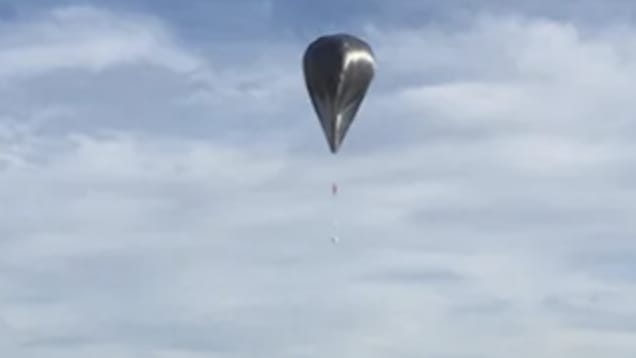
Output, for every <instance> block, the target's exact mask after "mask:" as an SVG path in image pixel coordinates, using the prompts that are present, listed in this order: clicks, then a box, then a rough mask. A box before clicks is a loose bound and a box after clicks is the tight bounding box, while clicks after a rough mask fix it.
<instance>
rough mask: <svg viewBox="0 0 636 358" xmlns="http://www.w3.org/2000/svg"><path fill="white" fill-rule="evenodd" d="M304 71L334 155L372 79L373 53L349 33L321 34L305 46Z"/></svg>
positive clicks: (313, 102)
mask: <svg viewBox="0 0 636 358" xmlns="http://www.w3.org/2000/svg"><path fill="white" fill-rule="evenodd" d="M303 70H304V74H305V85H306V87H307V91H308V92H309V97H310V98H311V102H312V104H313V107H314V110H315V111H316V114H317V115H318V119H319V120H320V124H321V126H322V129H323V132H324V134H325V137H326V139H327V142H328V144H329V148H330V150H331V152H332V153H334V154H335V153H337V152H338V150H339V149H340V146H341V145H342V142H343V140H344V138H345V136H346V135H347V132H348V130H349V127H350V126H351V123H352V122H353V120H354V118H355V116H356V114H357V112H358V109H359V108H360V105H361V104H362V101H363V100H364V97H365V95H366V93H367V90H368V88H369V85H370V84H371V81H372V80H373V76H374V72H375V59H374V55H373V52H372V50H371V47H370V46H369V45H368V44H367V43H366V42H364V41H363V40H361V39H359V38H357V37H354V36H352V35H348V34H335V35H328V36H322V37H319V38H318V39H316V40H315V41H314V42H312V43H311V44H310V45H309V46H308V47H307V50H306V51H305V55H304V58H303Z"/></svg>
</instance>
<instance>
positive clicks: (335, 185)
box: [331, 181, 340, 244]
mask: <svg viewBox="0 0 636 358" xmlns="http://www.w3.org/2000/svg"><path fill="white" fill-rule="evenodd" d="M331 197H332V198H333V202H334V208H333V210H332V213H333V234H332V235H331V242H332V243H333V244H337V243H338V241H340V237H339V236H338V221H337V220H338V211H337V210H336V205H337V201H336V199H337V198H338V183H336V182H335V181H334V182H333V183H332V184H331Z"/></svg>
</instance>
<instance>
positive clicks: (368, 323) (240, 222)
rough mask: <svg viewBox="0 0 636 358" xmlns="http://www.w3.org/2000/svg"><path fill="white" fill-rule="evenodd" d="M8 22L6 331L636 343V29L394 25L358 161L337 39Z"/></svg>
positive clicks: (4, 68) (430, 349)
mask: <svg viewBox="0 0 636 358" xmlns="http://www.w3.org/2000/svg"><path fill="white" fill-rule="evenodd" d="M258 6H262V5H258ZM259 9H260V8H259ZM273 9H274V10H275V9H276V7H275V6H274V7H273ZM261 10H262V11H261V12H258V14H260V15H259V16H265V15H264V14H269V16H274V15H275V14H276V11H274V10H272V9H270V10H271V11H270V12H267V11H265V10H267V9H265V8H263V9H261ZM402 10H404V8H403V7H402ZM0 26H1V27H2V30H3V31H1V32H0V34H1V35H0V94H1V96H0V203H1V204H0V208H2V210H1V211H0V213H1V214H2V215H0V250H1V252H2V255H0V273H1V275H0V352H2V353H3V354H4V355H6V356H11V357H18V358H19V357H39V356H46V357H58V356H59V357H70V358H73V357H85V356H91V357H96V358H99V357H113V356H116V357H179V358H183V357H203V356H205V357H209V356H218V357H253V356H254V355H265V356H278V357H324V356H339V357H360V356H365V357H386V356H394V357H422V356H427V357H444V358H450V357H453V358H460V357H461V358H464V357H471V358H473V357H495V358H498V357H509V356H511V355H513V354H514V355H515V356H518V357H577V358H580V357H582V358H587V357H599V356H611V357H627V356H629V355H630V354H631V352H633V351H634V350H635V349H636V344H635V343H634V342H636V341H635V340H634V339H633V338H634V334H635V332H636V328H635V327H634V325H633V323H632V322H633V318H634V317H635V315H636V310H635V309H634V308H633V304H632V303H633V302H634V299H636V275H635V274H634V272H636V271H634V270H635V268H634V265H633V263H632V262H633V258H634V257H636V247H635V244H634V242H633V240H632V237H633V234H634V231H636V226H635V224H633V221H632V218H633V217H634V214H636V206H634V204H632V203H634V202H636V201H635V200H634V199H635V198H634V195H635V193H636V192H635V191H634V187H633V184H632V181H633V178H634V175H635V173H634V172H633V170H632V169H631V168H632V167H633V164H635V163H636V157H634V155H632V152H634V149H635V148H634V144H633V143H632V140H631V139H632V138H631V132H632V129H633V128H634V124H635V122H634V109H633V108H632V106H631V103H632V98H631V93H633V90H634V85H633V83H634V82H633V81H632V80H631V79H632V78H635V77H636V29H634V28H633V27H632V26H630V25H624V24H623V25H618V23H615V24H614V25H612V26H603V27H602V28H600V29H599V28H595V29H594V30H591V29H590V28H586V27H582V25H580V24H577V23H568V22H564V21H560V20H556V19H552V20H548V19H545V18H536V17H528V16H522V15H511V14H490V15H486V14H484V15H475V16H474V17H473V18H472V19H471V21H470V22H469V23H468V24H467V25H465V26H462V27H457V28H448V27H446V26H442V25H438V24H436V23H434V22H432V23H430V24H426V25H424V26H418V27H413V28H410V27H402V28H396V27H395V26H383V25H382V23H381V22H377V21H376V22H375V23H373V22H371V23H370V24H368V25H367V26H366V27H365V30H364V33H363V35H364V37H365V38H367V39H368V40H369V41H370V42H371V43H372V44H373V46H374V49H375V52H376V54H377V57H378V62H379V72H378V77H377V80H376V82H375V83H374V87H373V89H372V91H371V92H370V94H369V96H368V98H367V100H366V102H365V104H364V106H363V108H362V110H361V112H360V114H359V117H358V121H356V122H355V123H354V125H353V128H352V130H351V131H350V134H349V135H348V138H347V141H346V143H345V144H344V146H343V149H342V152H341V154H340V155H338V156H337V157H332V156H331V155H330V154H328V150H327V146H326V143H325V142H324V139H323V137H322V133H321V132H320V129H319V126H318V121H317V120H316V119H315V117H314V114H313V112H312V111H311V107H310V105H309V102H308V99H307V98H306V95H305V90H304V87H303V86H304V85H303V83H302V74H301V73H300V64H299V59H300V54H301V52H302V50H303V49H304V46H305V45H306V43H307V42H308V41H309V40H311V38H305V37H303V36H300V35H298V36H283V37H280V38H278V39H276V40H272V41H270V42H267V43H263V42H262V41H261V39H258V38H255V39H253V40H250V38H245V39H243V40H241V41H237V42H235V43H233V44H231V43H224V42H223V41H222V40H215V41H213V42H212V44H211V45H205V44H197V43H193V42H188V41H187V39H185V38H181V37H179V35H178V34H179V31H178V30H176V29H175V28H174V27H172V26H171V25H170V22H169V21H166V20H165V19H162V18H161V17H155V16H151V15H143V16H142V15H139V14H138V13H130V12H125V11H124V10H108V9H106V8H101V7H60V8H55V9H52V10H47V11H41V12H38V13H37V15H34V16H31V17H28V18H22V17H21V18H19V19H16V20H12V21H5V22H3V23H2V24H1V25H0ZM239 55H242V56H239ZM333 180H337V181H338V183H339V184H340V186H341V195H340V197H339V198H338V200H337V202H334V201H333V200H331V198H330V197H329V185H330V183H331V182H332V181H333ZM334 221H337V228H334ZM334 232H336V233H337V234H338V235H339V236H340V237H341V242H340V244H339V245H337V246H332V245H331V244H330V242H329V237H330V235H332V234H333V233H334Z"/></svg>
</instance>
